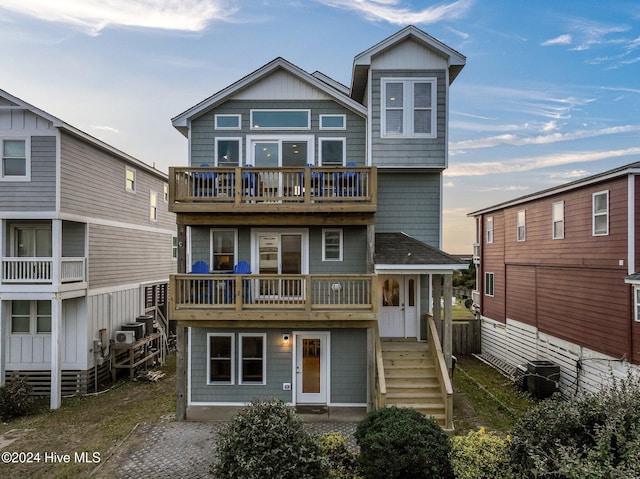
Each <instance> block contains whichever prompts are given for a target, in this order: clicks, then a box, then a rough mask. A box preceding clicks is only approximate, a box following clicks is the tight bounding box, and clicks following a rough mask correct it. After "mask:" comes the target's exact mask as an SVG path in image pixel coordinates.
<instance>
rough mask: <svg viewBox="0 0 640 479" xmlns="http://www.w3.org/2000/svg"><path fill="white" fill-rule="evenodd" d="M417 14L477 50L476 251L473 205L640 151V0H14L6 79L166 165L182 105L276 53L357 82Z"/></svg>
mask: <svg viewBox="0 0 640 479" xmlns="http://www.w3.org/2000/svg"><path fill="white" fill-rule="evenodd" d="M409 24H412V25H415V26H417V27H418V28H420V29H422V30H424V31H425V32H427V33H429V34H430V35H432V36H433V37H435V38H437V39H438V40H440V41H441V42H443V43H445V44H446V45H448V46H449V47H451V48H453V49H454V50H457V51H458V52H460V53H462V54H463V55H465V56H466V58H467V64H466V66H465V68H464V69H463V70H462V72H461V73H460V75H459V76H458V77H457V78H456V80H455V81H454V83H453V84H452V86H451V90H450V108H449V168H448V169H447V170H446V171H445V173H444V178H443V181H444V200H443V208H444V212H443V238H444V240H443V249H444V250H445V251H447V252H449V253H457V254H468V253H470V252H471V251H472V244H473V243H474V241H475V226H474V221H473V220H472V219H470V218H468V217H467V214H468V213H470V212H472V211H476V210H478V209H480V208H482V207H487V206H491V205H494V204H497V203H500V202H503V201H507V200H510V199H513V198H517V197H520V196H523V195H527V194H530V193H534V192H536V191H539V190H541V189H545V188H549V187H552V186H556V185H560V184H562V183H566V182H569V181H573V180H576V179H579V178H581V177H584V176H588V175H591V174H595V173H600V172H603V171H606V170H608V169H611V168H615V167H618V166H621V165H625V164H628V163H631V162H635V161H640V2H639V1H638V0H616V1H615V2H602V1H601V0H562V1H558V0H536V1H532V0H458V1H446V0H445V1H442V2H437V1H436V2H432V1H417V0H231V1H229V0H55V1H51V0H0V58H2V67H0V89H2V90H5V91H7V92H9V93H10V94H12V95H14V96H17V97H18V98H21V99H22V100H24V101H26V102H28V103H30V104H32V105H34V106H36V107H37V108H40V109H42V110H44V111H46V112H48V113H50V114H52V115H54V116H56V117H58V118H60V119H61V120H63V121H65V122H66V123H68V124H71V125H73V126H74V127H76V128H79V129H81V130H83V131H85V132H87V133H89V134H90V135H93V136H95V137H97V138H99V139H101V140H102V141H105V142H107V143H109V144H110V145H112V146H114V147H116V148H118V149H121V150H122V151H124V152H126V153H128V154H130V155H132V156H134V157H136V158H138V159H140V160H142V161H144V162H146V163H148V164H151V165H155V166H156V168H158V169H160V170H162V171H167V169H168V167H169V166H182V165H186V163H187V140H186V139H185V138H184V137H183V136H182V135H181V134H180V133H179V132H178V131H177V130H175V129H174V128H173V127H172V126H171V118H173V117H175V116H176V115H178V114H180V113H182V112H183V111H185V110H187V109H188V108H190V107H192V106H193V105H195V104H197V103H198V102H200V101H201V100H204V99H205V98H207V97H209V96H210V95H212V94H213V93H215V92H217V91H219V90H221V89H223V88H225V87H226V86H228V85H230V84H231V83H233V82H235V81H237V80H239V79H240V78H242V77H244V76H245V75H247V74H249V73H251V72H252V71H254V70H256V69H257V68H259V67H261V66H263V65H264V64H266V63H268V62H270V61H271V60H273V59H274V58H276V57H284V58H285V59H287V60H289V61H290V62H292V63H293V64H295V65H297V66H298V67H300V68H302V69H304V70H306V71H308V72H310V73H311V72H314V71H321V72H322V73H324V74H326V75H328V76H330V77H332V78H333V79H335V80H337V81H339V82H341V83H343V84H345V85H350V82H351V72H352V66H353V58H354V57H355V56H356V55H357V54H359V53H361V52H362V51H364V50H366V49H367V48H369V47H370V46H373V45H374V44H376V43H378V42H379V41H381V40H383V39H385V38H386V37H388V36H389V35H392V34H393V33H395V32H397V31H398V30H400V29H402V28H403V27H405V26H406V25H409Z"/></svg>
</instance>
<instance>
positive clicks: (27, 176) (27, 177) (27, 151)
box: [0, 136, 31, 182]
mask: <svg viewBox="0 0 640 479" xmlns="http://www.w3.org/2000/svg"><path fill="white" fill-rule="evenodd" d="M5 141H24V156H25V159H24V168H25V169H24V176H15V175H9V176H5V175H4V160H5V156H4V142H5ZM0 181H7V182H11V181H22V182H25V181H31V137H30V136H27V137H19V136H15V137H14V136H8V137H4V138H0Z"/></svg>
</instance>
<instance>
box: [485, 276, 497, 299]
mask: <svg viewBox="0 0 640 479" xmlns="http://www.w3.org/2000/svg"><path fill="white" fill-rule="evenodd" d="M489 286H490V287H489ZM495 290H496V275H495V273H491V272H485V273H484V295H485V296H490V297H492V298H493V296H494V295H495Z"/></svg>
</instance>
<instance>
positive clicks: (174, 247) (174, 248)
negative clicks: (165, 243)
mask: <svg viewBox="0 0 640 479" xmlns="http://www.w3.org/2000/svg"><path fill="white" fill-rule="evenodd" d="M171 259H172V260H175V261H177V260H178V237H177V236H173V235H172V236H171Z"/></svg>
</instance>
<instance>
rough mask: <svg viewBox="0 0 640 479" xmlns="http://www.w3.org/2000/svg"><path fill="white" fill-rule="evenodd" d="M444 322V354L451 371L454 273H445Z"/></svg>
mask: <svg viewBox="0 0 640 479" xmlns="http://www.w3.org/2000/svg"><path fill="white" fill-rule="evenodd" d="M443 296H444V324H443V325H442V333H443V337H442V352H443V354H444V361H445V362H446V363H447V369H449V371H451V368H452V366H453V364H452V359H451V355H452V354H453V353H452V349H453V340H452V334H453V319H452V304H451V299H452V298H453V274H445V275H444V294H443Z"/></svg>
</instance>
